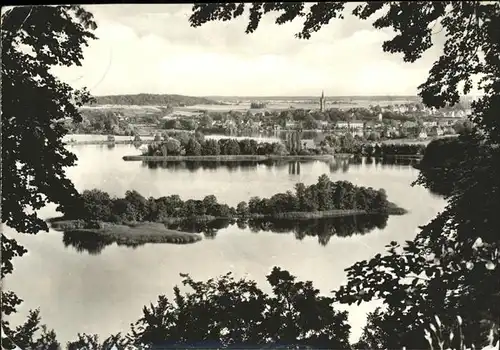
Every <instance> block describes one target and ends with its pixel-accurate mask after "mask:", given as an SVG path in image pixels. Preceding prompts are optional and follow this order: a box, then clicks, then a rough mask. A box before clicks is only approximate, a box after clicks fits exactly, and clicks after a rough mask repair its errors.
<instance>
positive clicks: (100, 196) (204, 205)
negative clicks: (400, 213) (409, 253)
mask: <svg viewBox="0 0 500 350" xmlns="http://www.w3.org/2000/svg"><path fill="white" fill-rule="evenodd" d="M238 208H240V209H239V212H241V211H242V208H245V211H244V212H243V213H242V214H241V215H242V216H243V217H244V216H249V215H253V216H280V215H286V214H289V215H287V218H288V219H293V218H294V217H295V216H294V215H300V216H301V217H304V212H306V213H307V212H325V213H329V212H335V211H337V210H341V211H342V210H353V211H365V212H368V213H381V214H387V213H389V212H390V211H391V209H394V205H393V204H392V203H390V202H389V201H388V200H387V195H386V193H385V191H384V190H383V189H380V190H378V191H377V190H374V189H373V188H365V187H358V186H354V185H353V184H352V183H350V182H347V181H337V182H332V181H330V179H329V178H328V177H327V176H326V175H322V176H320V177H319V178H318V182H317V183H316V184H313V185H310V186H307V187H306V186H304V184H302V183H298V184H296V186H295V194H293V193H292V192H290V191H288V192H286V193H278V194H275V195H274V196H272V197H271V198H262V199H260V198H257V197H253V198H251V199H250V200H249V202H248V204H246V203H244V202H243V203H240V204H239V205H238V207H237V208H233V207H230V206H228V205H227V204H220V203H217V198H216V197H215V196H213V195H212V196H206V197H205V198H204V199H203V200H194V199H188V200H186V201H183V200H181V198H180V197H179V196H177V195H171V196H167V197H160V198H157V199H155V198H152V197H150V198H149V199H146V198H145V197H143V196H142V195H141V194H140V193H138V192H137V191H135V190H134V191H127V192H126V194H125V197H124V198H111V197H110V196H109V194H108V193H106V192H103V191H100V190H98V189H93V190H85V191H83V193H82V195H81V198H80V201H79V202H78V205H75V206H74V207H72V208H71V211H70V210H68V211H67V213H66V218H67V219H73V220H85V221H86V222H96V221H97V222H102V221H104V222H114V223H124V222H130V221H156V222H164V221H168V220H169V219H173V218H174V219H175V218H195V217H203V216H211V217H216V218H235V217H236V215H237V213H238ZM297 212H298V213H297Z"/></svg>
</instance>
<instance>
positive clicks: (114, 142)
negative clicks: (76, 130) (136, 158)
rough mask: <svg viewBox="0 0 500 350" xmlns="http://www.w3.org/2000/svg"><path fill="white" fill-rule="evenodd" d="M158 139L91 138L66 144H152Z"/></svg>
mask: <svg viewBox="0 0 500 350" xmlns="http://www.w3.org/2000/svg"><path fill="white" fill-rule="evenodd" d="M154 142H158V141H154V140H141V141H134V140H115V141H108V140H89V141H67V142H65V144H66V145H69V146H74V145H133V144H150V143H154Z"/></svg>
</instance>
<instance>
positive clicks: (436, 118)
mask: <svg viewBox="0 0 500 350" xmlns="http://www.w3.org/2000/svg"><path fill="white" fill-rule="evenodd" d="M469 113H470V101H466V100H464V101H462V102H461V103H459V104H457V105H455V106H453V107H452V108H443V109H439V110H437V109H435V108H427V107H425V106H424V105H423V104H422V103H420V102H419V101H418V99H417V98H416V97H347V98H345V97H343V98H329V97H327V96H325V94H324V92H323V93H322V94H321V95H319V96H318V97H317V98H311V97H309V98H307V97H301V98H289V97H281V98H276V97H273V98H267V99H265V98H240V99H237V98H226V99H222V98H220V97H219V98H218V99H217V100H215V99H209V98H197V97H187V96H181V95H150V94H139V95H117V96H103V97H97V98H96V101H95V103H93V104H92V105H89V106H85V107H83V108H82V114H83V122H82V123H79V124H73V123H72V122H71V121H67V127H68V129H69V130H70V132H71V133H74V134H107V135H110V136H113V135H127V136H136V137H141V136H157V137H158V138H160V137H162V135H163V134H164V133H165V132H167V131H186V132H194V131H200V132H203V133H205V134H220V135H228V136H256V135H261V136H277V135H279V134H280V133H283V132H285V133H286V132H287V131H301V132H303V133H308V132H309V133H311V135H312V137H311V138H314V137H315V136H317V134H329V135H330V134H333V135H336V136H341V135H347V134H350V135H351V136H353V137H355V138H357V139H362V140H365V141H366V140H367V141H383V140H401V139H412V140H426V139H429V138H434V137H439V136H445V135H454V134H457V133H460V132H461V131H462V130H463V129H464V128H467V127H469V125H468V123H469V122H468V121H466V116H467V115H468V114H469ZM162 138H163V137H162ZM310 147H314V145H313V144H312V143H311V145H310Z"/></svg>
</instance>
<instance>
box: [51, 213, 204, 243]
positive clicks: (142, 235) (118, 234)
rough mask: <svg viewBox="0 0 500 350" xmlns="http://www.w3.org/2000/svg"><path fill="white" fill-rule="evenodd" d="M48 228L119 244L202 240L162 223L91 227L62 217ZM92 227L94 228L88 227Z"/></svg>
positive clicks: (106, 224)
mask: <svg viewBox="0 0 500 350" xmlns="http://www.w3.org/2000/svg"><path fill="white" fill-rule="evenodd" d="M47 221H48V222H49V223H50V228H52V229H53V230H55V231H59V232H68V233H77V234H84V235H95V236H97V237H98V238H101V239H105V240H109V241H111V242H115V243H120V244H146V243H171V244H188V243H196V242H199V241H201V240H202V237H201V236H200V235H198V234H196V233H190V232H184V231H177V230H172V229H169V228H167V227H166V226H165V224H163V223H158V222H137V223H131V224H117V223H109V222H99V223H98V224H97V225H95V224H94V225H92V224H91V223H89V222H85V221H84V220H79V219H64V217H59V218H52V219H49V220H47ZM90 226H94V227H90Z"/></svg>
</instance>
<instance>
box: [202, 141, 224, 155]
mask: <svg viewBox="0 0 500 350" xmlns="http://www.w3.org/2000/svg"><path fill="white" fill-rule="evenodd" d="M201 154H202V155H204V156H218V155H220V146H219V143H218V142H217V140H214V139H208V140H205V142H204V143H203V146H202V149H201Z"/></svg>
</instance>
